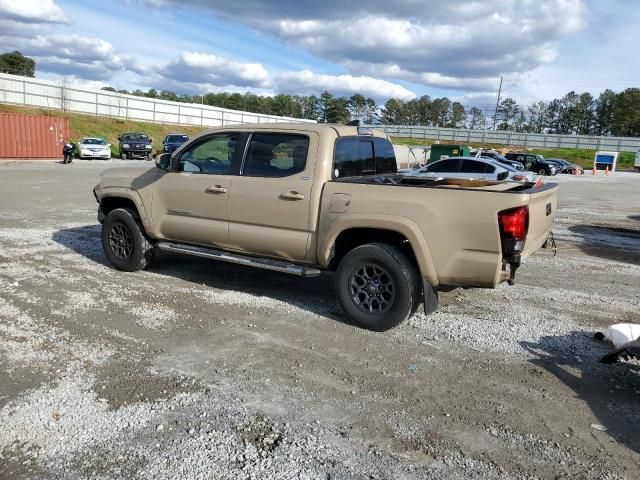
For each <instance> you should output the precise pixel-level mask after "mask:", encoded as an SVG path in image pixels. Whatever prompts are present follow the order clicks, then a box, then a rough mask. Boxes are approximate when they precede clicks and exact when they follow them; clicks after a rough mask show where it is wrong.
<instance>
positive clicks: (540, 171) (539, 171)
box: [538, 168, 547, 176]
mask: <svg viewBox="0 0 640 480" xmlns="http://www.w3.org/2000/svg"><path fill="white" fill-rule="evenodd" d="M546 174H547V171H546V170H545V169H544V168H541V169H540V170H538V175H542V176H545V175H546Z"/></svg>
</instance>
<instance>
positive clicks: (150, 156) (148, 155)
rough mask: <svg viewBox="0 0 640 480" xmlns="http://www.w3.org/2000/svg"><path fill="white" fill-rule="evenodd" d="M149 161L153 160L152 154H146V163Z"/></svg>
mask: <svg viewBox="0 0 640 480" xmlns="http://www.w3.org/2000/svg"><path fill="white" fill-rule="evenodd" d="M151 160H153V153H148V154H147V161H148V162H150V161H151Z"/></svg>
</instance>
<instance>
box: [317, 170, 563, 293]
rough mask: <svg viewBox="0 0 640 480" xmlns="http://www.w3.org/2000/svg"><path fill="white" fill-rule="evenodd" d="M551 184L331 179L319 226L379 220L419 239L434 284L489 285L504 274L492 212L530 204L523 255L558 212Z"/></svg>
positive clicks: (535, 245)
mask: <svg viewBox="0 0 640 480" xmlns="http://www.w3.org/2000/svg"><path fill="white" fill-rule="evenodd" d="M374 186H375V188H374ZM557 188H558V187H557V185H556V184H553V183H548V184H534V183H520V182H493V181H476V180H463V179H432V178H416V177H404V176H402V175H381V176H367V177H349V178H341V179H334V180H332V181H329V182H327V183H326V184H325V187H324V192H323V195H322V205H321V225H320V230H321V231H325V232H330V231H331V230H334V229H336V230H337V229H339V228H340V227H341V224H347V225H350V226H359V225H360V223H362V224H363V226H366V225H365V222H364V220H363V221H362V222H361V219H367V221H368V222H371V221H373V220H374V219H377V221H378V223H379V224H380V225H382V227H381V228H388V229H389V230H394V229H395V230H396V231H400V232H401V233H403V235H405V236H407V238H409V236H410V235H413V237H414V238H415V239H416V240H415V242H424V244H423V245H422V246H421V247H420V249H421V250H423V252H425V253H424V256H425V257H428V258H429V261H430V262H432V264H431V265H429V262H424V263H421V260H422V259H421V258H420V255H416V256H417V257H418V262H419V263H421V265H420V268H421V271H422V272H423V273H424V272H426V271H429V270H431V271H432V272H435V273H434V274H433V276H432V277H431V278H429V281H430V283H431V284H432V285H458V286H486V287H495V286H496V285H497V284H498V283H500V282H502V281H505V280H507V279H508V278H509V271H508V267H507V270H505V269H504V268H503V254H502V247H501V240H500V232H499V225H498V214H499V213H500V212H503V211H505V210H509V209H513V208H516V207H521V206H527V207H528V212H529V220H528V233H527V237H526V241H525V245H524V250H523V251H522V258H523V259H524V258H526V257H527V256H529V255H531V254H533V253H534V252H535V251H536V250H538V249H539V248H540V247H541V246H542V245H543V244H544V242H545V241H546V239H547V237H548V235H549V231H550V230H551V226H552V224H553V220H554V218H555V214H556V209H557V196H556V191H557ZM385 225H386V227H385ZM413 232H415V233H413ZM327 238H329V239H330V238H331V235H330V234H329V235H328V236H327ZM415 242H414V241H412V244H415ZM321 251H322V248H321ZM434 277H435V278H434Z"/></svg>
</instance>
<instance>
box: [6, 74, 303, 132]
mask: <svg viewBox="0 0 640 480" xmlns="http://www.w3.org/2000/svg"><path fill="white" fill-rule="evenodd" d="M0 103H9V104H14V105H28V106H33V107H43V108H50V109H57V110H67V111H70V112H77V113H85V114H89V115H100V116H105V117H115V118H122V119H125V120H139V121H143V122H152V123H171V124H176V125H194V126H207V127H219V126H223V125H234V124H241V123H282V122H310V123H316V122H314V121H313V120H301V119H299V118H291V117H279V116H277V115H266V114H262V113H252V112H242V111H238V110H229V109H226V108H220V107H212V106H209V105H198V104H194V103H181V102H172V101H169V100H161V99H158V98H147V97H136V96H134V95H125V94H121V93H116V92H109V91H106V90H90V89H83V88H78V87H73V86H69V85H64V84H63V83H61V82H52V81H48V80H40V79H35V78H30V77H21V76H17V75H9V74H6V73H0Z"/></svg>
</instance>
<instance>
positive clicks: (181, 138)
mask: <svg viewBox="0 0 640 480" xmlns="http://www.w3.org/2000/svg"><path fill="white" fill-rule="evenodd" d="M187 140H189V137H188V136H186V135H167V139H166V140H165V141H166V143H184V142H186V141H187Z"/></svg>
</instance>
